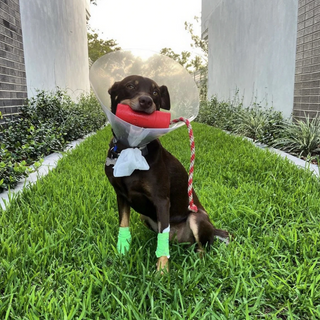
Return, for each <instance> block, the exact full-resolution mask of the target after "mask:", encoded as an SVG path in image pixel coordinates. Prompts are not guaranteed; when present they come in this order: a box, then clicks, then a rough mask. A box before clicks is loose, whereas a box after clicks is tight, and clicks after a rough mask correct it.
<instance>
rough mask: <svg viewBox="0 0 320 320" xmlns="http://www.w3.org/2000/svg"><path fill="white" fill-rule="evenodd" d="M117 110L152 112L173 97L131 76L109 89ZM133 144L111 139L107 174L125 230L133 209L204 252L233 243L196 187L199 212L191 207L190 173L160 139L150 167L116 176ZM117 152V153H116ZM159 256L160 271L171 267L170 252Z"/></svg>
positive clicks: (150, 153) (148, 155) (148, 152)
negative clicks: (123, 106) (222, 243)
mask: <svg viewBox="0 0 320 320" xmlns="http://www.w3.org/2000/svg"><path fill="white" fill-rule="evenodd" d="M108 92H109V94H110V95H111V111H112V112H113V113H114V114H115V113H116V108H117V105H118V103H122V104H127V105H129V106H130V107H131V108H132V109H133V110H135V111H142V112H146V113H148V114H150V113H152V112H154V111H155V110H159V109H160V108H163V109H166V110H169V109H170V97H169V93H168V89H167V87H166V86H161V87H159V86H158V85H157V84H156V83H155V82H154V81H153V80H151V79H149V78H144V77H141V76H129V77H126V78H125V79H123V80H122V81H120V82H116V83H114V85H113V86H112V87H111V88H110V89H109V91H108ZM127 148H128V146H126V145H123V144H121V143H120V142H119V141H117V137H114V138H113V139H112V140H111V143H110V149H109V151H108V157H107V162H106V166H105V172H106V175H107V177H108V179H109V181H110V183H111V184H112V186H113V187H114V189H115V192H116V194H117V201H118V211H119V222H120V229H121V228H127V227H129V220H130V207H132V208H133V209H134V210H136V211H137V212H139V213H140V214H141V219H142V220H143V221H144V222H145V224H146V225H147V226H148V227H149V228H151V229H152V230H154V231H155V232H157V233H158V246H159V234H161V233H163V232H168V231H169V229H170V240H171V239H173V238H176V239H177V240H178V241H179V242H189V243H190V244H193V243H195V242H196V243H197V244H198V250H202V248H203V247H204V246H207V245H211V244H212V243H213V241H214V239H215V238H219V239H220V240H222V241H225V242H227V243H228V242H229V234H228V232H226V231H223V230H219V229H216V228H215V227H214V226H213V225H212V223H211V222H210V220H209V217H208V214H207V213H206V211H205V209H204V208H203V206H202V205H201V203H200V201H199V199H198V197H197V195H196V193H195V192H194V191H193V197H194V203H195V205H196V206H197V207H198V212H196V213H194V212H192V211H190V210H189V209H188V205H189V200H188V191H187V189H188V174H187V172H186V170H185V169H184V167H183V166H182V164H181V163H180V162H179V161H178V160H177V159H176V158H175V157H174V156H173V155H172V154H170V153H169V152H168V151H167V150H165V149H164V148H163V147H162V145H161V143H160V141H159V140H158V139H157V140H153V141H152V142H150V143H149V144H148V145H147V146H146V147H145V148H144V150H142V154H143V155H145V159H146V161H147V163H148V164H149V167H150V169H149V170H147V171H141V170H135V171H134V172H133V173H132V174H131V175H130V176H127V177H114V175H113V164H114V162H115V161H116V159H117V157H118V155H119V153H120V152H121V151H122V150H124V149H127ZM115 150H116V151H115ZM157 256H158V262H157V268H158V270H160V269H162V268H165V269H167V270H168V255H167V254H166V255H161V253H160V254H159V255H157Z"/></svg>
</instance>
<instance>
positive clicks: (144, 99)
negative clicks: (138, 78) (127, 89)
mask: <svg viewBox="0 0 320 320" xmlns="http://www.w3.org/2000/svg"><path fill="white" fill-rule="evenodd" d="M139 104H140V107H141V108H143V109H148V108H151V107H152V104H153V101H152V99H151V98H150V97H148V96H141V97H139Z"/></svg>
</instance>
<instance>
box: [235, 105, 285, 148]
mask: <svg viewBox="0 0 320 320" xmlns="http://www.w3.org/2000/svg"><path fill="white" fill-rule="evenodd" d="M235 122H236V125H235V130H234V131H235V132H236V133H238V134H241V135H244V136H246V137H249V138H251V139H253V140H254V141H259V142H263V143H266V144H269V143H270V142H271V141H273V140H274V139H277V138H278V137H279V136H281V135H282V130H281V129H280V126H283V125H284V123H285V120H284V119H283V116H282V114H281V112H279V111H275V110H274V109H273V108H263V107H262V106H261V105H259V104H256V103H255V104H253V106H251V107H249V108H242V109H241V110H239V114H238V118H237V120H236V121H235Z"/></svg>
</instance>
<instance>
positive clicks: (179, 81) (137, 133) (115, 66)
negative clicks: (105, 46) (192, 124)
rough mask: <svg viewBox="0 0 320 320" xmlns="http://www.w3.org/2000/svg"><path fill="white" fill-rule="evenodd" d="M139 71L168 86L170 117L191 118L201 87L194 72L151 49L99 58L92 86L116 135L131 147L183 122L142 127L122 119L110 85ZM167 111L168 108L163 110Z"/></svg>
mask: <svg viewBox="0 0 320 320" xmlns="http://www.w3.org/2000/svg"><path fill="white" fill-rule="evenodd" d="M130 75H139V76H143V77H147V78H150V79H152V80H154V81H155V82H156V83H157V84H158V85H159V86H162V85H165V86H167V88H168V90H169V94H170V100H171V108H170V111H168V112H170V113H171V120H173V119H177V118H179V117H184V118H187V119H188V120H189V121H192V120H193V119H194V118H195V117H196V116H197V114H198V111H199V91H198V88H197V86H196V84H195V82H194V80H193V76H192V75H190V73H189V72H188V71H187V70H185V69H184V68H183V67H182V66H181V65H180V64H179V63H178V62H176V61H174V60H173V59H171V58H169V57H166V56H164V55H161V54H157V53H154V52H150V51H143V50H140V51H137V50H131V51H116V52H112V53H108V54H106V55H104V56H102V57H101V58H99V59H98V60H97V61H96V62H95V63H94V64H93V65H92V67H91V69H90V82H91V85H92V88H93V90H94V92H95V94H96V96H97V98H98V100H99V101H100V104H101V106H102V108H103V110H104V112H105V113H106V115H107V117H108V120H109V122H110V124H111V126H112V129H113V132H114V134H115V135H116V137H117V139H118V140H120V141H121V142H123V143H125V144H127V145H129V146H131V147H141V146H144V145H146V144H147V143H149V142H151V141H152V140H154V139H157V138H159V137H160V136H162V135H164V134H166V133H168V132H170V131H172V130H174V129H176V128H178V127H180V126H182V125H183V124H184V123H183V122H179V123H176V124H172V125H170V127H169V128H166V129H154V128H141V127H137V126H134V125H132V124H130V123H128V122H125V121H123V120H121V119H120V118H119V117H117V116H116V115H114V114H113V113H112V112H111V99H110V95H109V93H108V90H109V88H111V87H112V85H113V84H114V83H115V82H116V81H121V80H122V79H124V78H125V77H127V76H130ZM161 111H165V110H161Z"/></svg>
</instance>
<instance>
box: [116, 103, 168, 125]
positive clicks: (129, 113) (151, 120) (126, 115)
mask: <svg viewBox="0 0 320 320" xmlns="http://www.w3.org/2000/svg"><path fill="white" fill-rule="evenodd" d="M116 116H117V117H119V118H120V119H122V120H124V121H126V122H128V123H130V124H133V125H135V126H137V127H142V128H159V129H160V128H169V125H170V117H171V115H170V113H169V112H163V111H154V112H153V113H151V114H147V113H144V112H137V111H133V110H132V109H131V108H130V107H129V106H128V105H126V104H121V103H119V104H118V106H117V112H116Z"/></svg>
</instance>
